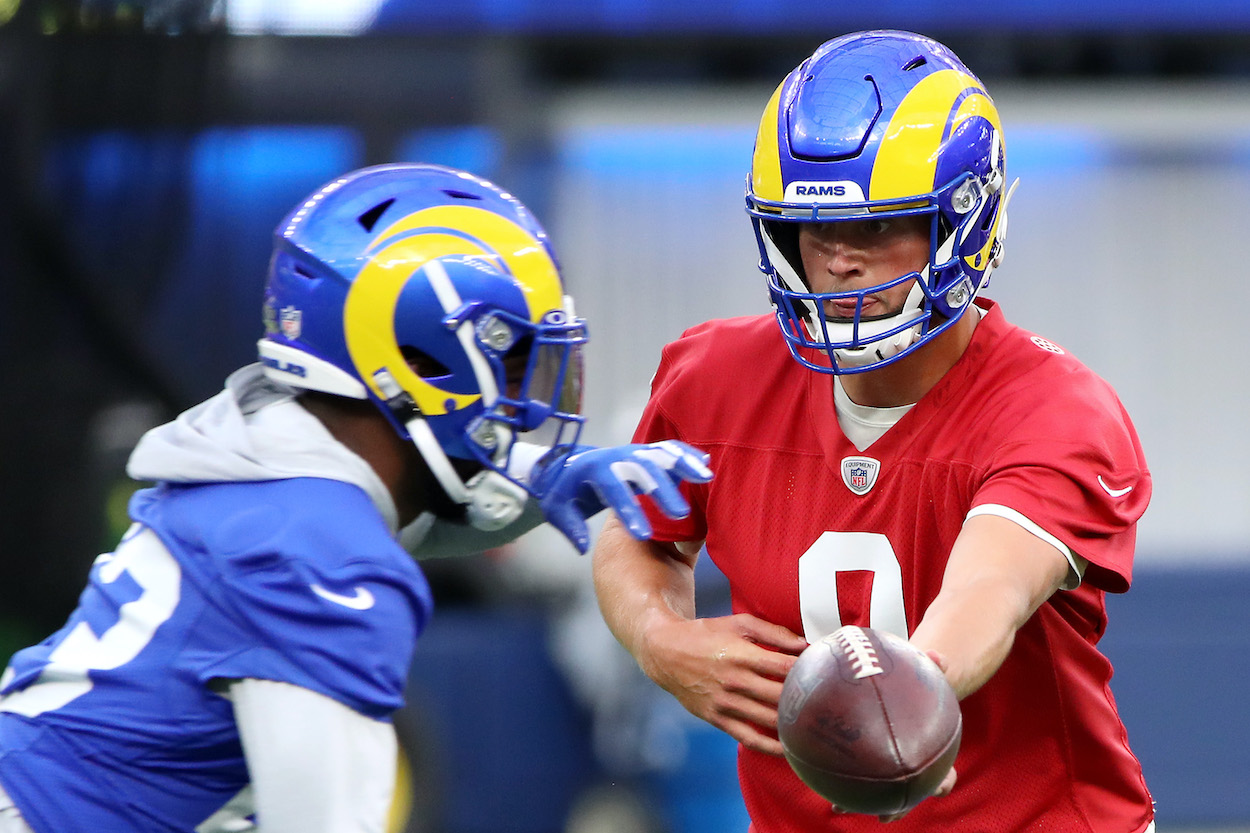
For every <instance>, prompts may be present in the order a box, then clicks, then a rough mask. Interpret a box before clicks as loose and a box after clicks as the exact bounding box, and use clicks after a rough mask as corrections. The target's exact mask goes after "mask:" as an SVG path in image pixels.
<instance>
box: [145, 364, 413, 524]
mask: <svg viewBox="0 0 1250 833" xmlns="http://www.w3.org/2000/svg"><path fill="white" fill-rule="evenodd" d="M126 473H127V474H129V475H130V476H131V477H132V478H134V479H135V480H151V481H165V482H169V483H223V482H224V483H246V482H256V481H263V480H286V479H289V478H292V477H320V478H324V479H327V480H339V481H342V482H344V483H352V484H354V485H356V486H359V487H360V488H361V489H364V491H365V493H366V494H368V495H369V497H370V499H372V501H373V503H374V505H375V506H377V508H378V511H379V512H381V513H382V517H383V518H385V519H386V522H387V524H389V526H390V527H391V530H392V531H395V530H397V528H398V514H397V513H396V510H395V502H394V500H393V499H392V498H391V495H390V492H389V491H388V490H387V488H386V486H385V485H384V484H383V483H382V480H381V478H379V477H378V475H377V473H376V472H374V470H373V467H372V466H370V465H369V464H368V463H366V462H365V461H364V459H363V458H362V457H360V456H359V455H357V454H356V453H355V452H353V451H350V450H349V449H348V448H347V447H346V446H344V445H343V444H342V443H340V442H339V441H338V440H336V439H335V438H334V437H333V436H332V435H331V434H330V432H329V431H328V430H326V427H325V426H324V425H322V424H321V421H320V420H318V419H317V418H316V417H314V416H313V415H312V414H310V413H308V411H306V410H304V408H303V406H301V405H300V404H299V402H297V401H296V399H295V391H294V390H293V389H292V388H289V387H287V386H285V385H281V384H278V383H277V382H273V381H271V380H270V379H268V378H267V377H266V376H265V375H264V372H263V370H262V368H261V365H259V364H251V365H248V366H246V367H243V368H241V369H239V370H237V371H235V372H234V373H232V374H231V375H230V378H228V379H227V380H226V386H225V389H224V390H223V391H222V392H221V393H219V394H217V395H216V396H214V397H213V398H211V399H208V400H206V401H204V402H202V403H200V404H199V405H196V406H195V407H194V408H191V409H190V410H188V411H185V412H183V413H182V414H181V415H179V416H178V418H177V419H175V420H174V421H173V422H167V423H165V424H164V425H160V426H158V427H156V428H153V429H152V430H151V431H148V432H147V433H146V434H144V435H143V438H142V439H141V440H140V441H139V444H138V445H137V446H135V450H134V452H133V453H131V455H130V462H129V463H128V464H127V466H126Z"/></svg>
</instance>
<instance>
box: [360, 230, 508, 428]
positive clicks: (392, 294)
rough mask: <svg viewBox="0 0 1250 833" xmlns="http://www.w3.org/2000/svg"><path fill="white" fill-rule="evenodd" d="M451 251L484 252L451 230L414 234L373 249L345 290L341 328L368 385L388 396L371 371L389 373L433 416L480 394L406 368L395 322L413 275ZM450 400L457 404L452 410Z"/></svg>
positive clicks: (450, 253)
mask: <svg viewBox="0 0 1250 833" xmlns="http://www.w3.org/2000/svg"><path fill="white" fill-rule="evenodd" d="M452 254H484V252H482V251H481V250H480V249H476V247H473V246H472V245H471V244H469V242H468V241H467V240H465V239H464V238H463V237H456V236H453V235H450V234H415V235H409V236H408V237H402V238H400V239H399V240H397V241H395V242H393V243H391V244H390V245H388V246H386V247H385V248H383V249H381V250H379V251H377V252H375V253H374V254H373V256H372V257H371V258H370V259H369V262H368V263H366V264H365V266H364V268H363V269H361V270H360V274H358V275H357V276H356V280H355V281H353V282H352V286H351V289H350V290H348V293H347V303H346V304H345V305H344V307H343V329H344V333H345V334H346V336H347V352H348V354H349V355H350V356H351V357H352V361H353V362H354V363H355V365H356V370H357V372H359V373H360V377H361V378H362V379H364V382H365V384H366V385H368V386H369V389H370V390H372V391H373V392H374V394H375V395H377V396H378V397H380V398H382V399H385V398H386V396H385V394H383V392H382V391H381V389H379V388H378V384H377V382H376V381H375V380H374V378H373V374H374V373H375V372H377V371H378V370H381V369H382V368H386V369H387V370H388V371H390V373H391V375H392V376H393V377H394V378H395V381H396V382H398V383H399V385H400V387H402V388H403V389H404V390H406V391H408V393H409V394H411V395H412V398H413V400H414V401H415V402H416V403H417V407H418V408H420V409H421V413H423V414H426V415H429V416H438V415H442V414H446V413H448V412H449V411H452V410H459V409H461V408H464V407H466V406H468V405H471V404H472V403H473V402H475V401H477V400H478V398H480V397H479V394H476V393H475V394H456V393H450V392H448V391H445V390H443V389H442V388H439V387H437V386H435V385H432V384H430V383H429V382H427V381H426V380H424V379H422V378H421V377H420V376H418V375H417V374H416V373H414V372H413V371H412V369H411V368H410V367H409V366H408V362H407V361H406V360H405V359H404V357H403V354H402V353H400V350H399V344H398V343H397V342H396V341H395V328H394V326H393V324H392V323H391V322H392V321H393V320H394V317H395V308H396V307H397V306H398V304H399V296H400V294H401V293H402V292H403V289H404V287H405V286H406V285H407V283H408V280H409V279H410V278H411V277H412V275H413V273H414V272H416V271H417V270H418V269H420V268H421V267H422V266H424V265H425V264H426V263H428V262H430V261H431V260H433V259H434V258H437V257H442V256H444V255H452ZM448 400H450V401H451V403H453V407H452V408H448V407H447V405H448Z"/></svg>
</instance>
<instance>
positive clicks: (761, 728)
mask: <svg viewBox="0 0 1250 833" xmlns="http://www.w3.org/2000/svg"><path fill="white" fill-rule="evenodd" d="M806 647H807V642H806V641H805V640H804V639H803V637H801V636H798V635H797V634H795V633H793V632H792V631H790V630H789V629H787V628H783V627H782V626H780V625H775V624H773V623H771V622H766V621H764V620H763V619H760V618H758V617H755V616H751V615H750V614H745V613H739V614H735V615H733V616H724V617H719V618H715V619H681V620H676V619H675V620H667V621H665V622H662V623H657V624H655V625H653V626H652V627H651V628H650V629H649V630H648V631H647V636H646V648H645V653H644V656H645V659H643V658H642V657H640V662H641V664H642V668H643V671H645V672H646V674H647V676H649V677H651V679H653V680H655V682H656V683H657V684H659V685H660V687H661V688H663V689H664V690H666V691H668V692H669V693H670V694H672V695H673V696H674V697H676V698H677V700H678V702H680V703H681V704H682V705H683V706H685V708H686V710H687V711H689V712H690V713H691V714H693V715H694V716H695V717H698V718H701V719H703V720H705V721H707V722H708V723H710V724H712V725H713V726H715V727H716V728H718V729H720V730H721V731H723V732H726V733H727V734H729V735H730V736H732V737H733V738H734V739H735V740H737V741H738V742H739V743H741V744H743V745H744V746H745V747H746V748H748V749H752V750H755V751H757V752H764V753H766V754H769V755H778V756H780V755H781V754H782V751H781V742H780V741H779V740H777V703H778V701H779V700H780V699H781V686H782V683H783V682H784V680H785V677H786V674H787V673H788V672H789V671H790V667H791V666H792V665H794V661H795V659H796V658H797V657H798V655H799V654H800V653H802V652H803V649H804V648H806Z"/></svg>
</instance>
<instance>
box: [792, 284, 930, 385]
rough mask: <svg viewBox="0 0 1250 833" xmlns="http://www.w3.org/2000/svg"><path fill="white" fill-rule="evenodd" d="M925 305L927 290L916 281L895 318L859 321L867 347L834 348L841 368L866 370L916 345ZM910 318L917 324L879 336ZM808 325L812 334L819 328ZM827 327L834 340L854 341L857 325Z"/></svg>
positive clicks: (821, 337) (821, 336) (834, 324)
mask: <svg viewBox="0 0 1250 833" xmlns="http://www.w3.org/2000/svg"><path fill="white" fill-rule="evenodd" d="M926 271H927V267H926ZM923 302H924V291H923V290H921V288H920V282H919V281H917V282H916V283H915V284H913V285H912V288H911V291H910V292H908V293H907V300H906V301H904V302H903V306H902V309H900V310H899V311H898V312H896V313H895V314H894V315H891V316H889V317H887V318H882V319H879V320H876V321H861V322H859V340H860V341H861V342H864V341H867V342H868V343H867V344H865V345H864V346H863V347H835V348H834V349H833V355H834V357H835V358H836V359H837V360H838V364H839V365H840V366H842V367H863V366H864V365H869V364H874V363H876V362H882V361H885V360H886V359H888V358H890V357H891V356H894V355H896V354H897V353H899V352H901V351H902V350H904V349H906V348H908V347H910V346H912V345H913V344H915V343H916V339H918V338H920V326H921V324H923V323H924V319H925V315H924V311H923V310H921V308H920V307H921V304H922V303H923ZM908 319H911V320H913V321H914V322H915V323H914V324H913V325H912V326H910V327H908V328H907V329H905V330H901V331H899V332H897V333H895V334H894V335H892V336H885V337H880V336H879V335H878V334H879V333H884V332H887V331H889V330H891V329H893V328H894V327H897V326H898V325H899V324H901V323H904V322H905V321H907V320H908ZM807 326H808V330H809V331H813V330H815V329H816V325H815V322H809V323H808V325H807ZM825 327H826V328H827V329H828V331H829V335H830V336H831V337H832V336H834V335H835V334H836V335H837V336H838V338H835V340H836V341H851V339H852V338H853V335H854V329H855V325H854V324H850V323H843V322H837V323H828V322H826V324H825ZM812 338H814V339H817V340H820V341H823V340H824V334H823V333H822V334H817V333H815V332H813V333H812Z"/></svg>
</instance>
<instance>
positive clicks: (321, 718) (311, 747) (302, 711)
mask: <svg viewBox="0 0 1250 833" xmlns="http://www.w3.org/2000/svg"><path fill="white" fill-rule="evenodd" d="M227 690H228V692H229V697H230V700H231V702H232V703H233V706H234V716H235V722H236V723H237V724H238V727H239V737H240V738H241V740H242V742H243V753H244V756H245V757H246V758H247V767H248V772H249V773H250V775H251V778H252V790H253V794H254V796H255V803H256V815H257V821H258V823H259V827H260V830H262V831H264V833H378V831H381V830H383V829H384V828H385V825H386V817H387V813H388V812H389V810H390V803H391V797H392V793H393V791H394V786H395V767H396V755H397V748H398V744H397V741H396V739H395V730H394V727H393V726H392V725H391V724H390V723H386V722H382V721H379V720H373V719H371V718H369V717H366V716H364V715H362V714H360V713H359V712H357V711H355V710H353V709H351V708H349V707H347V706H345V705H343V704H342V703H340V702H338V701H337V700H333V699H331V698H329V697H326V696H325V695H323V694H319V693H317V692H315V691H311V690H309V689H306V688H301V687H300V686H296V685H291V684H290V683H282V682H275V681H272V680H255V679H244V680H232V681H229V683H228V688H227Z"/></svg>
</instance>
